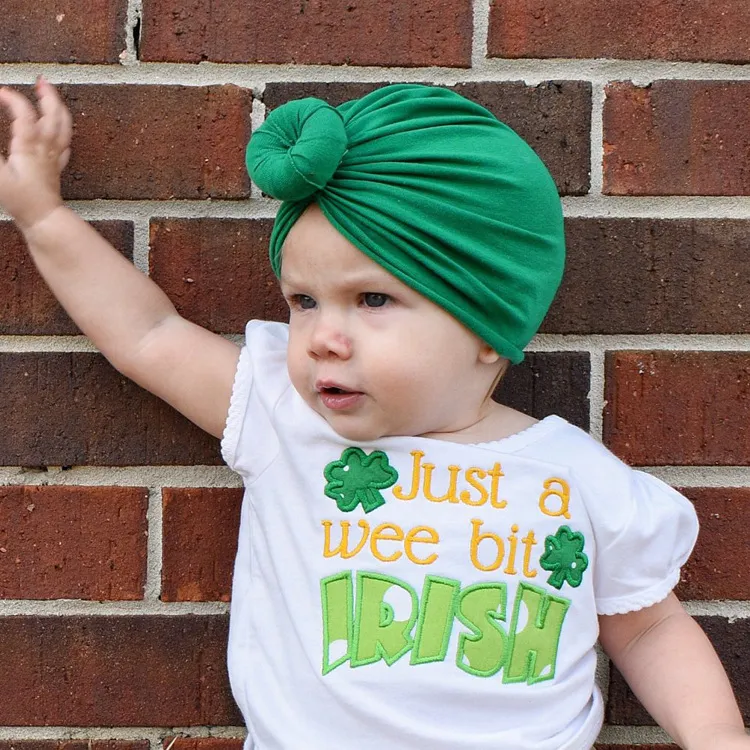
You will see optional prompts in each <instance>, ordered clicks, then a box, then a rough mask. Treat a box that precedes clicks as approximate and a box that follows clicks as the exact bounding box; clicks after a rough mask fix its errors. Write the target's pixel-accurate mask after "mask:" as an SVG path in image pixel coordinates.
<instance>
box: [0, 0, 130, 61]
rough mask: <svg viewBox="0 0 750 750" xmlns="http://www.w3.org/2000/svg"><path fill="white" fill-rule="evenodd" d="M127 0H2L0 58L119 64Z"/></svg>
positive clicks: (122, 46)
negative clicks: (81, 0) (86, 1)
mask: <svg viewBox="0 0 750 750" xmlns="http://www.w3.org/2000/svg"><path fill="white" fill-rule="evenodd" d="M127 5H128V4H127V0H97V2H95V3H81V2H79V1H78V0H34V2H29V0H3V28H2V32H0V63H25V62H58V63H117V62H119V55H120V53H121V52H122V51H123V50H124V49H125V15H126V11H127Z"/></svg>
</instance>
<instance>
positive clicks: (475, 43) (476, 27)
mask: <svg viewBox="0 0 750 750" xmlns="http://www.w3.org/2000/svg"><path fill="white" fill-rule="evenodd" d="M490 3H491V0H473V2H472V8H471V10H472V35H471V67H472V69H475V70H476V69H477V68H482V66H483V65H484V63H485V61H486V59H487V40H488V37H489V26H490Z"/></svg>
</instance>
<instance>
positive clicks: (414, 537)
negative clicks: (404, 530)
mask: <svg viewBox="0 0 750 750" xmlns="http://www.w3.org/2000/svg"><path fill="white" fill-rule="evenodd" d="M421 532H424V533H425V534H427V536H426V537H420V536H418V535H419V534H420V533H421ZM439 541H440V537H439V536H438V533H437V531H435V529H433V528H431V527H430V526H415V527H414V528H413V529H411V530H410V531H409V533H408V534H407V535H406V539H405V540H404V552H406V556H407V557H408V558H409V559H410V560H411V561H412V562H413V563H416V564H417V565H432V563H434V562H435V560H437V559H438V556H437V555H436V554H435V553H434V552H433V553H432V554H431V555H428V556H427V557H423V558H420V557H417V556H416V555H415V554H414V552H413V550H412V545H413V544H437V543H438V542H439Z"/></svg>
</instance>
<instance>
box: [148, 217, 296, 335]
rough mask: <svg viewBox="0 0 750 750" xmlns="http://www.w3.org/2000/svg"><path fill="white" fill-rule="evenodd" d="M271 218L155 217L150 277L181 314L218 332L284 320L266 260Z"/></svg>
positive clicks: (280, 299)
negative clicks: (251, 323) (254, 322)
mask: <svg viewBox="0 0 750 750" xmlns="http://www.w3.org/2000/svg"><path fill="white" fill-rule="evenodd" d="M272 226H273V221H272V220H270V219H192V220H183V219H154V220H152V221H151V260H150V263H151V271H150V273H151V277H152V278H153V279H154V281H156V283H157V284H159V286H160V287H161V288H162V289H163V290H164V291H165V292H166V293H167V295H168V296H169V298H170V299H171V300H172V302H173V303H174V305H175V307H176V308H177V310H178V311H179V312H180V314H181V315H184V316H185V317H186V318H188V319H189V320H192V321H193V322H195V323H197V324H198V325H201V326H204V327H206V328H210V329H211V330H212V331H217V332H221V333H241V332H243V331H244V329H245V323H247V321H248V320H251V319H253V318H258V319H261V320H287V319H288V317H289V310H288V307H287V305H286V302H285V301H284V298H283V296H282V295H281V291H280V290H279V283H278V280H277V279H276V276H274V273H273V271H272V270H271V264H270V263H269V261H268V242H269V239H270V237H271V228H272Z"/></svg>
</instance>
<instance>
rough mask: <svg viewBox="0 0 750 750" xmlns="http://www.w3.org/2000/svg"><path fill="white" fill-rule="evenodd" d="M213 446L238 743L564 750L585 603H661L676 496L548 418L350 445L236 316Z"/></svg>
mask: <svg viewBox="0 0 750 750" xmlns="http://www.w3.org/2000/svg"><path fill="white" fill-rule="evenodd" d="M246 335H247V339H246V342H247V343H246V347H245V348H243V350H242V353H241V355H240V361H239V365H238V370H237V374H236V379H235V383H234V390H233V394H232V400H231V406H230V409H229V415H228V419H227V425H226V430H225V433H224V436H223V440H222V451H223V455H224V458H225V460H226V462H227V464H228V465H229V466H230V467H231V468H232V469H234V470H235V471H237V472H238V473H239V474H240V475H241V476H242V477H243V479H244V482H245V487H246V490H245V498H244V502H243V507H242V520H241V527H240V538H239V546H238V552H237V559H236V564H235V572H234V583H233V589H232V606H231V623H230V636H229V673H230V679H231V684H232V690H233V693H234V697H235V699H236V701H237V704H238V705H239V707H240V709H241V711H242V713H243V715H244V717H245V719H246V722H247V727H248V741H247V746H248V747H253V748H254V749H255V750H277V749H281V750H349V749H350V748H357V749H358V750H376V749H377V750H383V748H388V750H462V749H465V750H484V749H486V750H490V749H491V750H499V749H502V748H508V749H510V748H512V749H513V750H527V749H528V750H573V749H576V750H578V749H583V748H590V747H591V746H592V745H593V743H594V740H595V739H596V736H597V734H598V732H599V729H600V727H601V723H602V699H601V696H600V694H599V691H598V689H597V687H596V685H595V681H594V672H595V666H596V655H595V652H594V644H595V642H596V639H597V633H598V627H597V613H598V614H614V613H621V612H628V611H630V610H636V609H640V608H642V607H647V606H649V605H651V604H654V603H656V602H658V601H660V600H662V599H663V598H664V597H665V596H666V595H667V594H668V593H669V592H670V591H671V589H672V588H673V587H674V585H675V584H676V582H677V580H678V578H679V568H680V566H681V565H682V564H683V563H684V561H685V560H686V559H687V557H688V555H689V553H690V551H691V549H692V547H693V544H694V542H695V537H696V535H697V529H698V525H697V520H696V516H695V513H694V511H693V508H692V506H691V504H690V503H689V502H688V501H687V500H686V499H685V498H684V497H683V496H682V495H680V494H679V493H677V492H676V491H675V490H673V489H671V488H670V487H668V486H667V485H665V484H664V483H662V482H660V481H659V480H658V479H655V478H654V477H651V476H649V475H647V474H644V473H641V472H638V471H633V470H632V469H630V468H628V467H627V466H626V465H625V464H623V463H622V462H621V461H619V460H618V459H617V458H616V457H614V456H613V455H612V454H611V453H610V452H609V451H607V450H606V449H605V448H604V447H603V446H602V445H600V444H599V443H597V442H596V441H595V440H593V439H592V438H590V437H589V436H588V435H587V434H586V433H584V432H583V431H581V430H579V429H578V428H576V427H573V426H572V425H570V424H569V423H567V422H566V421H565V420H563V419H561V418H559V417H555V416H551V417H547V418H546V419H543V420H542V421H540V422H538V423H536V424H535V425H533V426H532V427H530V428H529V429H527V430H525V431H523V432H521V433H518V434H516V435H513V436H511V437H508V438H505V439H502V440H498V441H495V442H490V443H481V444H475V445H464V444H459V443H452V442H446V441H442V440H434V439H428V438H420V437H389V438H383V439H381V440H377V441H374V442H372V443H358V444H352V443H351V442H349V441H347V440H345V439H344V438H342V437H340V436H339V435H337V434H336V433H335V432H334V431H333V430H332V429H331V427H330V426H329V425H328V423H327V422H326V421H325V420H324V419H323V418H322V417H320V416H319V415H318V414H316V413H315V412H314V411H312V410H311V409H310V408H309V407H308V406H307V405H306V404H305V403H304V401H303V400H302V398H301V397H300V396H299V395H298V394H297V392H296V391H295V390H294V388H293V387H292V385H291V383H290V381H289V377H288V375H287V369H286V348H287V327H286V326H285V325H283V324H280V323H265V322H259V321H253V322H251V323H250V324H249V325H248V327H247V331H246Z"/></svg>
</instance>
